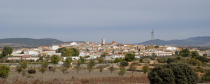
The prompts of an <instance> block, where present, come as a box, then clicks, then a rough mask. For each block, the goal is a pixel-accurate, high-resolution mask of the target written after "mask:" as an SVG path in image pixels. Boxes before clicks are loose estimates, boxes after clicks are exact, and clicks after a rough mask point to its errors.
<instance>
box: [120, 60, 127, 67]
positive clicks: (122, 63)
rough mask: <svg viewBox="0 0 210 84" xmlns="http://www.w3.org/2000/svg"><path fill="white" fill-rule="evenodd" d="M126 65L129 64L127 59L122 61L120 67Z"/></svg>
mask: <svg viewBox="0 0 210 84" xmlns="http://www.w3.org/2000/svg"><path fill="white" fill-rule="evenodd" d="M125 66H128V62H126V61H123V62H120V67H125Z"/></svg>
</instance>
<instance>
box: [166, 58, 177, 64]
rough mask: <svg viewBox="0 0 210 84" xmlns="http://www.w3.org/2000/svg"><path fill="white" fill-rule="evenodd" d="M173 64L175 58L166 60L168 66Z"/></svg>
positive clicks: (175, 60)
mask: <svg viewBox="0 0 210 84" xmlns="http://www.w3.org/2000/svg"><path fill="white" fill-rule="evenodd" d="M174 62H177V59H176V58H168V59H167V63H168V64H170V63H174Z"/></svg>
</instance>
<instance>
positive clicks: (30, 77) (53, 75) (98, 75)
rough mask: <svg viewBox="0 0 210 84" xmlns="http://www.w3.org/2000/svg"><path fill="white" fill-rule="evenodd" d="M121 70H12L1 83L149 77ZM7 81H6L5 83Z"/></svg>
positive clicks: (97, 82) (120, 83) (99, 83)
mask: <svg viewBox="0 0 210 84" xmlns="http://www.w3.org/2000/svg"><path fill="white" fill-rule="evenodd" d="M118 72H119V71H114V72H112V73H110V71H109V70H103V72H99V70H98V69H96V70H94V71H92V72H91V73H89V72H88V71H87V70H81V71H80V72H79V73H77V72H76V71H73V70H69V71H68V72H66V73H63V72H62V71H61V70H58V69H57V70H56V71H55V72H52V71H46V72H45V73H43V74H42V73H40V72H39V71H38V70H37V71H36V74H28V73H27V74H25V76H23V74H22V73H18V72H16V71H14V70H12V71H11V72H10V73H9V77H8V78H7V79H6V80H2V81H0V82H2V83H1V84H18V83H19V84H131V83H132V84H133V83H135V84H142V83H143V84H145V83H148V79H147V77H146V75H145V74H143V73H142V72H134V74H133V75H132V73H131V72H129V71H127V72H126V73H125V75H124V76H119V75H118ZM4 82H5V83H4Z"/></svg>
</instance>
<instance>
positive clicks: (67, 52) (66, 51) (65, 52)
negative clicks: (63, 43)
mask: <svg viewBox="0 0 210 84" xmlns="http://www.w3.org/2000/svg"><path fill="white" fill-rule="evenodd" d="M56 52H58V53H61V55H62V56H79V50H78V49H76V48H66V47H63V48H59V49H58V50H56Z"/></svg>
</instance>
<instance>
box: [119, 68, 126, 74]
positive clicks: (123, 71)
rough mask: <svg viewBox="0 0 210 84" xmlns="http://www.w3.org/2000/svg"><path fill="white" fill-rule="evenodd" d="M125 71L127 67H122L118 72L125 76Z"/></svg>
mask: <svg viewBox="0 0 210 84" xmlns="http://www.w3.org/2000/svg"><path fill="white" fill-rule="evenodd" d="M125 73H126V70H125V67H121V68H120V71H119V73H118V74H119V75H120V76H123V75H125Z"/></svg>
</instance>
